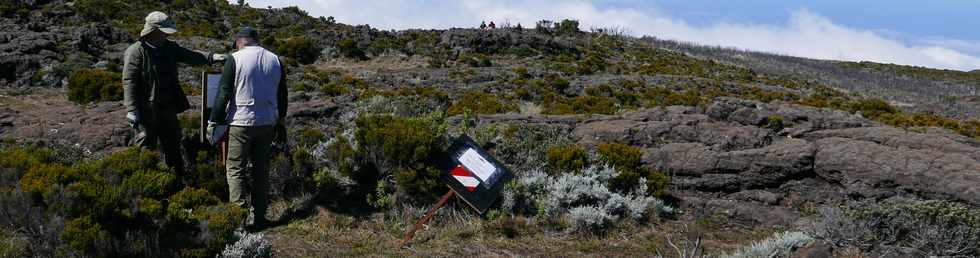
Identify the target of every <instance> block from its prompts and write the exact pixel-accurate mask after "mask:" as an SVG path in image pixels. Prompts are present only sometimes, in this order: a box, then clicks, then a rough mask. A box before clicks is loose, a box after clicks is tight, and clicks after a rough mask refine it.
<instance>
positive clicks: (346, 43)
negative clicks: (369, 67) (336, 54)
mask: <svg viewBox="0 0 980 258" xmlns="http://www.w3.org/2000/svg"><path fill="white" fill-rule="evenodd" d="M337 50H338V51H340V55H341V56H343V57H346V58H352V59H360V60H363V59H367V55H365V54H364V50H362V49H361V47H360V46H358V45H357V41H355V40H354V39H351V38H346V39H342V40H340V41H338V42H337Z"/></svg>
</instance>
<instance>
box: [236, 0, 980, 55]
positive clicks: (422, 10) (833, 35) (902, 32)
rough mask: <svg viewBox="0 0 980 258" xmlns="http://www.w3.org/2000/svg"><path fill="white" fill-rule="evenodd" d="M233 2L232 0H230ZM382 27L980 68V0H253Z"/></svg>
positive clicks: (345, 21)
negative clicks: (532, 29) (551, 29)
mask: <svg viewBox="0 0 980 258" xmlns="http://www.w3.org/2000/svg"><path fill="white" fill-rule="evenodd" d="M232 2H234V1H232ZM247 2H249V3H250V5H251V6H253V7H262V6H273V7H284V6H298V7H300V8H302V9H304V10H306V11H308V12H309V13H310V14H311V15H313V16H334V17H335V18H336V19H337V21H339V22H343V23H348V24H370V25H371V26H372V27H375V28H381V29H406V28H450V27H473V26H476V25H478V24H479V23H480V21H482V20H487V21H489V20H493V21H496V22H498V23H501V22H510V23H512V24H516V23H521V24H523V25H525V26H528V25H533V24H534V22H535V21H538V20H541V19H551V20H558V19H563V18H575V19H578V20H580V21H581V23H582V26H581V27H582V28H583V29H588V28H591V27H619V28H626V29H627V30H628V31H629V32H630V33H631V34H633V35H635V36H643V35H651V36H655V37H658V38H664V39H675V40H680V41H688V42H695V43H699V44H704V45H717V46H726V47H734V48H740V49H748V50H755V51H763V52H771V53H779V54H787V55H793V56H802V57H810V58H819V59H832V60H847V61H865V60H867V61H875V62H884V63H898V64H907V65H918V66H927V67H933V68H944V69H957V70H967V71H968V70H974V69H980V1H978V0H930V1H907V0H892V1H887V0H861V1H854V0H852V1H845V0H821V1H815V0H811V1H803V0H742V1H738V0H724V1H722V0H718V1H707V0H653V1H641V0H598V1H587V0H565V1H556V0H524V1H518V0H503V1H474V0H443V1H437V0H426V1H407V0H358V1H350V0H296V1H283V0H251V1H247Z"/></svg>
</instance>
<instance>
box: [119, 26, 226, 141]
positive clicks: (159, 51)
mask: <svg viewBox="0 0 980 258" xmlns="http://www.w3.org/2000/svg"><path fill="white" fill-rule="evenodd" d="M212 56H213V55H212V54H204V53H201V52H197V51H192V50H189V49H186V48H183V47H181V46H180V45H177V43H174V42H172V41H167V42H166V43H164V44H163V46H158V47H156V48H154V47H152V46H150V45H149V44H147V43H145V42H143V41H137V42H136V43H133V44H132V45H130V46H129V48H127V49H126V53H125V55H124V57H123V60H124V61H123V62H124V64H123V75H122V83H123V96H124V99H123V103H124V104H125V105H126V111H129V112H131V111H137V112H139V114H140V116H141V117H140V118H139V119H140V121H148V120H146V119H147V118H150V117H147V116H148V114H150V113H153V112H156V111H170V112H174V113H180V112H183V111H185V110H187V109H190V103H188V102H187V96H186V95H185V94H184V91H183V90H182V89H181V88H180V83H179V82H178V80H177V77H178V73H177V63H184V64H190V65H204V64H209V63H211V61H212V60H211V57H212Z"/></svg>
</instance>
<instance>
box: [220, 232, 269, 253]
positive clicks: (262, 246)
mask: <svg viewBox="0 0 980 258" xmlns="http://www.w3.org/2000/svg"><path fill="white" fill-rule="evenodd" d="M243 234H244V235H241V238H239V239H238V241H235V243H232V244H230V245H227V246H225V250H224V251H222V252H221V254H220V255H218V257H219V258H259V257H272V243H269V240H267V239H265V235H264V234H262V233H254V234H253V233H243Z"/></svg>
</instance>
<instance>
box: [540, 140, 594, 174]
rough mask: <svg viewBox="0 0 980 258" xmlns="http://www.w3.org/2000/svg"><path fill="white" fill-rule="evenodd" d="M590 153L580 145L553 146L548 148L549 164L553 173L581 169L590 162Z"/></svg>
mask: <svg viewBox="0 0 980 258" xmlns="http://www.w3.org/2000/svg"><path fill="white" fill-rule="evenodd" d="M588 158H589V157H588V154H586V153H585V149H584V148H582V146H578V145H574V144H573V145H564V146H553V147H551V148H549V149H548V153H547V159H548V166H549V167H550V168H551V171H552V173H551V174H553V175H557V174H560V173H568V172H578V171H581V170H582V168H584V167H585V166H586V165H587V163H588Z"/></svg>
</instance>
